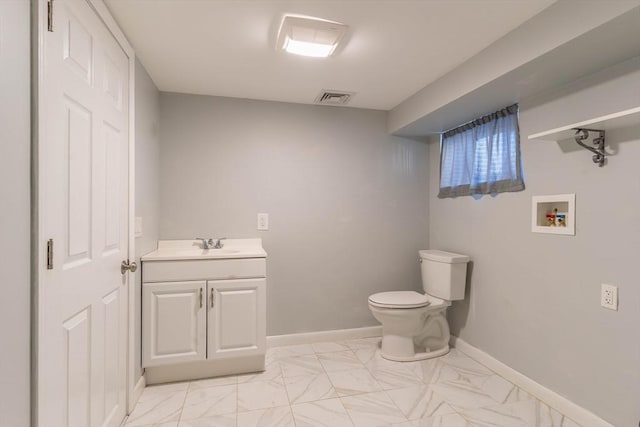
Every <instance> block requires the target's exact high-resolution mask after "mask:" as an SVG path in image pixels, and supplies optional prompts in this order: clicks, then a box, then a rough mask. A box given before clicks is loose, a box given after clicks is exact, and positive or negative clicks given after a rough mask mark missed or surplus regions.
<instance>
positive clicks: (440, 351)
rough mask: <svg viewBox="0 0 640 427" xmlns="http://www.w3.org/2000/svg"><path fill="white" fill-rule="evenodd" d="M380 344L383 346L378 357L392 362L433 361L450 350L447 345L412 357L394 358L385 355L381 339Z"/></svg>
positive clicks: (417, 353)
mask: <svg viewBox="0 0 640 427" xmlns="http://www.w3.org/2000/svg"><path fill="white" fill-rule="evenodd" d="M382 343H383V345H382V349H381V350H380V356H382V357H383V358H384V359H387V360H392V361H394V362H416V361H418V360H426V359H433V358H434V357H440V356H444V355H445V354H447V353H449V350H450V348H449V345H448V344H447V345H446V346H444V347H442V348H439V349H437V350H433V351H422V352H416V353H414V354H413V356H394V355H390V354H386V353H385V352H384V338H383V339H382ZM411 344H412V345H413V340H411Z"/></svg>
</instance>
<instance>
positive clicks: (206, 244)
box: [195, 237, 226, 249]
mask: <svg viewBox="0 0 640 427" xmlns="http://www.w3.org/2000/svg"><path fill="white" fill-rule="evenodd" d="M195 240H200V241H202V249H211V248H213V249H222V247H223V246H224V245H223V244H222V242H221V240H226V237H220V238H219V239H205V238H203V237H196V238H195ZM214 241H215V243H214Z"/></svg>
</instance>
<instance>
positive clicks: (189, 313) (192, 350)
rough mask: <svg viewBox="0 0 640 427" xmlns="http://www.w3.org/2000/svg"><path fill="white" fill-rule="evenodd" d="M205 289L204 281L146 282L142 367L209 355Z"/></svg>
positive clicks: (143, 292)
mask: <svg viewBox="0 0 640 427" xmlns="http://www.w3.org/2000/svg"><path fill="white" fill-rule="evenodd" d="M205 292H206V282H204V281H198V282H196V281H193V282H165V283H145V284H143V286H142V337H143V346H142V362H143V366H145V367H148V366H158V365H166V364H171V363H179V362H190V361H194V360H204V359H205V358H206V330H207V324H206V322H207V318H206V311H207V302H206V295H205Z"/></svg>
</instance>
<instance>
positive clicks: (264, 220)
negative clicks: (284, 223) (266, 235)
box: [258, 213, 269, 231]
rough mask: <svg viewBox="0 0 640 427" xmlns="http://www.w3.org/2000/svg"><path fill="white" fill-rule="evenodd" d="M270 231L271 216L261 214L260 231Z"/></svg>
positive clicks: (259, 220)
mask: <svg viewBox="0 0 640 427" xmlns="http://www.w3.org/2000/svg"><path fill="white" fill-rule="evenodd" d="M268 229H269V214H268V213H259V214H258V230H263V231H266V230H268Z"/></svg>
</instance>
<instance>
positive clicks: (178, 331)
mask: <svg viewBox="0 0 640 427" xmlns="http://www.w3.org/2000/svg"><path fill="white" fill-rule="evenodd" d="M266 286H267V283H266V253H265V252H264V250H263V249H262V245H261V241H260V239H238V240H228V241H227V242H226V244H225V246H224V248H223V249H217V250H216V249H209V250H202V249H201V248H200V247H199V246H197V244H196V243H194V242H192V241H161V242H159V244H158V250H156V251H154V252H152V253H150V254H147V255H145V256H143V257H142V362H143V367H144V368H145V369H146V374H147V382H148V383H150V384H153V383H159V382H168V381H178V380H188V379H195V378H205V377H210V376H217V375H229V374H237V373H243V372H255V371H260V370H264V356H265V353H266Z"/></svg>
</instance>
